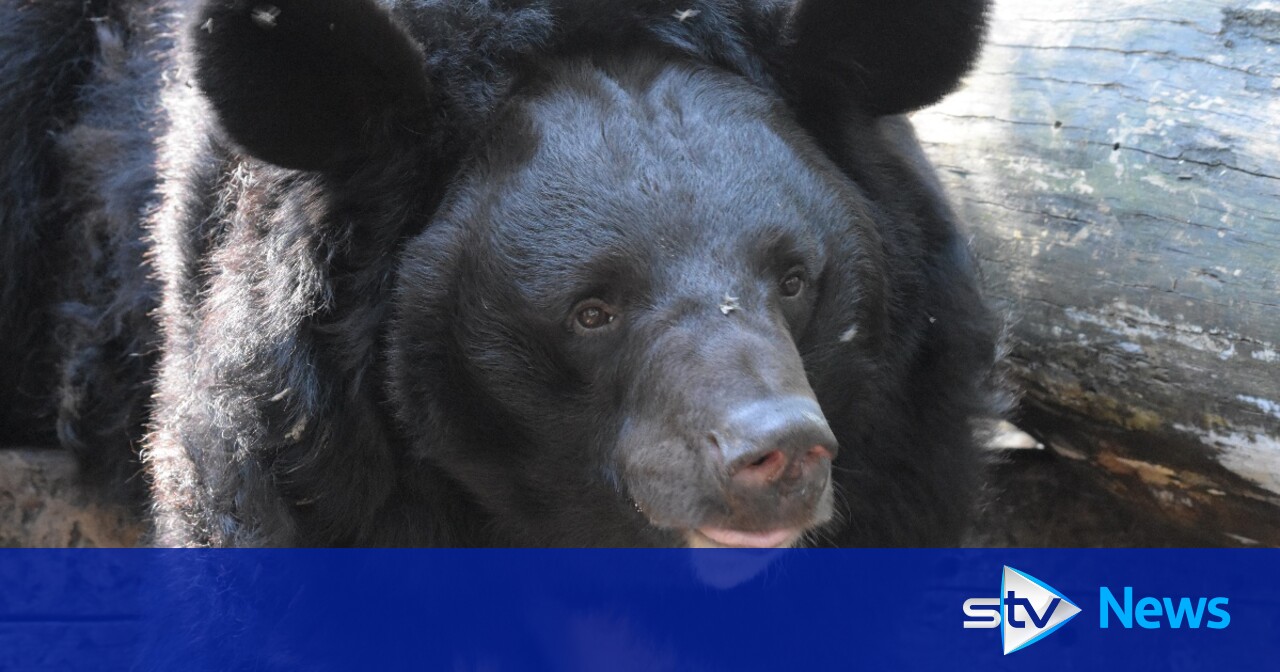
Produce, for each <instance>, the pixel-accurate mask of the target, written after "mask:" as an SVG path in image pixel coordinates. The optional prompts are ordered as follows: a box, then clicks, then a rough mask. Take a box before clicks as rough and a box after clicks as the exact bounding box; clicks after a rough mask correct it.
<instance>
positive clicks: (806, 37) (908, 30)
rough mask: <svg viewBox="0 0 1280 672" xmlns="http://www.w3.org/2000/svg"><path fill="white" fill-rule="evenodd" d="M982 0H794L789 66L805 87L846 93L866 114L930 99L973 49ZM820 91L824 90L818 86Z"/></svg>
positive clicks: (981, 27) (954, 80) (965, 65)
mask: <svg viewBox="0 0 1280 672" xmlns="http://www.w3.org/2000/svg"><path fill="white" fill-rule="evenodd" d="M989 5H990V0H800V1H799V3H798V4H797V5H796V7H795V9H794V10H793V11H792V14H791V17H790V22H789V26H788V28H789V30H788V33H789V37H790V38H791V43H792V52H791V54H790V57H791V61H790V63H789V66H790V68H791V71H792V73H793V75H794V76H795V78H796V79H797V80H798V81H799V82H801V83H802V86H805V87H807V88H809V89H815V87H816V88H817V89H818V90H813V91H809V92H807V93H811V94H815V95H817V94H821V93H823V90H826V89H829V87H832V86H840V87H844V89H845V90H847V91H850V92H852V95H853V96H854V98H855V100H856V102H857V103H858V105H859V106H860V107H862V109H864V110H865V111H867V112H869V113H871V114H873V115H885V114H899V113H903V112H909V111H911V110H915V109H918V108H921V107H924V106H925V105H929V104H930V103H934V102H937V101H938V100H939V99H941V98H942V97H943V96H945V95H946V94H947V93H949V92H950V91H951V90H952V89H953V88H955V86H956V84H958V83H959V81H960V78H961V77H962V76H963V75H964V73H965V72H967V71H968V70H969V66H970V65H971V64H972V63H973V60H974V58H975V57H976V56H977V54H978V51H979V48H980V46H981V44H982V38H983V34H984V33H985V30H986V16H987V7H988V6H989ZM825 92H826V93H827V94H828V95H829V94H830V91H829V90H828V91H825Z"/></svg>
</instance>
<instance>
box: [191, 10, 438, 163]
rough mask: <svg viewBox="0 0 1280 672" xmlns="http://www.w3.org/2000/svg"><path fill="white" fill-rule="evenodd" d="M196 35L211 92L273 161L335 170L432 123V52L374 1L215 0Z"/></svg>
mask: <svg viewBox="0 0 1280 672" xmlns="http://www.w3.org/2000/svg"><path fill="white" fill-rule="evenodd" d="M191 29H192V31H194V33H193V37H194V52H195V53H194V55H195V65H196V80H197V82H198V83H199V86H200V88H201V90H202V91H203V92H204V93H205V95H206V96H207V97H208V98H209V100H210V102H211V103H212V104H213V108H214V110H215V111H216V112H217V115H218V118H219V120H220V121H221V122H222V125H223V128H224V129H226V131H227V133H228V134H229V135H230V136H231V138H232V139H233V140H234V141H235V142H236V143H238V144H239V145H240V146H241V147H242V148H243V149H244V150H245V151H247V152H248V153H249V154H252V155H253V156H256V157H258V158H260V159H262V160H264V161H267V162H270V163H274V164H277V165H280V166H284V167H286V168H296V169H301V170H331V169H335V168H337V167H339V166H341V165H344V164H345V163H347V162H349V161H351V160H353V159H355V160H358V159H361V158H363V157H365V156H367V155H369V154H371V153H373V152H376V151H378V150H380V149H384V148H386V147H388V146H391V145H392V143H393V142H394V140H395V139H396V137H398V135H399V134H401V133H404V132H411V133H412V132H415V131H417V130H418V129H416V128H415V127H416V126H422V125H425V123H426V121H427V119H428V117H429V108H430V102H431V87H430V84H429V81H428V79H427V73H426V67H425V64H424V58H423V54H422V51H421V49H420V48H419V47H418V45H417V44H416V43H415V42H414V41H413V40H412V39H411V38H410V37H409V36H408V35H407V34H406V33H405V31H404V30H403V29H401V28H400V26H398V25H397V24H396V23H395V21H394V20H393V19H392V18H391V16H390V15H388V14H387V13H386V12H385V11H383V10H382V9H381V8H379V7H378V6H377V5H376V4H375V2H374V1H373V0H214V1H211V2H208V3H206V4H205V6H204V8H203V10H202V11H201V12H200V15H199V18H198V19H197V20H196V22H195V24H194V25H193V26H192V28H191Z"/></svg>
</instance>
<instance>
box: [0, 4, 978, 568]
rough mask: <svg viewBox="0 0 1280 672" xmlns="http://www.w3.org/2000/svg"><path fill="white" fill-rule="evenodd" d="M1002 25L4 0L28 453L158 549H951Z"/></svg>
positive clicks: (10, 362)
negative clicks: (959, 187)
mask: <svg viewBox="0 0 1280 672" xmlns="http://www.w3.org/2000/svg"><path fill="white" fill-rule="evenodd" d="M986 9H987V2H986V1H985V0H896V1H890V0H800V2H798V3H791V2H781V1H777V0H680V1H677V2H673V1H668V0H637V1H633V2H623V1H621V0H488V1H468V0H386V1H375V0H210V1H207V2H203V3H185V2H180V1H178V0H88V1H86V0H42V1H41V2H34V1H32V0H5V3H4V9H3V10H2V11H3V14H4V16H3V17H0V18H2V19H3V20H2V21H0V24H2V25H3V26H4V27H3V28H0V31H3V33H4V35H3V37H4V39H3V42H2V43H3V44H4V45H5V46H4V47H2V48H0V51H2V52H3V53H0V62H3V63H4V65H3V66H0V77H2V79H0V87H2V88H0V91H3V93H0V96H3V97H0V125H3V127H4V130H5V131H6V133H7V135H6V137H12V138H16V140H15V143H16V144H14V145H11V147H12V151H10V152H9V154H8V155H7V156H6V157H4V158H3V159H2V160H3V161H4V163H3V164H0V171H2V172H0V180H3V185H4V186H3V189H4V192H3V198H4V199H5V200H4V201H3V204H4V208H5V209H4V212H3V213H0V216H3V217H4V221H3V222H2V224H3V230H0V236H3V240H2V241H0V255H3V256H2V257H0V259H3V262H4V263H5V268H4V271H3V274H4V275H3V282H4V285H3V286H0V301H2V303H0V344H3V348H4V349H3V353H0V354H3V356H4V358H5V360H4V365H5V367H6V369H8V370H9V371H11V372H16V375H14V376H13V377H12V378H11V380H12V382H11V383H9V384H7V385H6V389H5V390H4V394H5V395H7V396H6V399H8V398H9V397H11V398H12V403H6V411H5V413H6V415H5V416H4V417H3V428H4V430H5V432H6V435H7V436H11V437H18V436H21V435H23V433H24V432H25V434H26V435H28V437H29V436H37V437H38V436H40V434H41V432H42V431H47V432H52V431H53V430H45V429H44V428H56V434H57V437H58V439H59V440H60V441H61V442H62V443H63V444H64V445H67V446H70V447H72V448H76V449H78V450H79V451H80V452H81V454H82V455H83V456H85V458H86V462H87V463H88V464H89V465H91V466H92V465H98V466H97V467H96V468H97V469H98V470H99V471H104V472H105V473H108V474H111V475H115V477H119V476H127V475H128V469H129V467H128V464H129V462H128V461H127V460H123V461H120V460H115V461H113V460H112V459H111V458H110V455H112V454H115V455H127V454H128V453H129V450H128V447H129V446H136V447H139V452H140V454H141V460H142V464H143V466H144V468H145V474H146V483H147V484H148V485H149V488H150V497H151V506H152V511H153V514H154V517H153V520H154V534H155V537H154V540H155V542H156V543H158V544H163V545H219V546H221V545H384V544H388V545H467V546H488V545H504V546H509V545H519V546H523V545H563V546H579V545H614V546H618V545H622V546H653V545H658V546H686V545H689V546H790V545H800V544H806V545H842V546H849V545H890V544H899V545H901V544H907V545H920V544H948V543H955V542H957V541H958V540H959V538H960V535H961V533H962V532H963V529H964V521H965V519H966V516H967V514H968V512H969V508H970V507H971V505H972V503H973V502H974V498H975V495H976V493H978V492H979V491H980V490H981V488H982V478H981V475H982V469H981V466H982V460H981V457H980V451H979V450H978V448H977V441H976V439H975V425H976V423H977V421H979V420H981V419H982V418H984V417H987V416H989V415H991V414H993V413H997V412H998V410H999V409H998V407H999V405H1000V399H1001V396H1000V394H999V391H998V389H997V386H996V385H995V384H994V381H993V376H992V370H993V367H994V364H995V360H996V350H997V334H998V331H999V323H998V320H996V319H995V318H994V316H993V315H992V313H991V312H990V311H989V310H988V309H987V308H986V307H985V306H984V304H983V302H982V299H981V296H980V292H979V290H978V286H977V270H976V268H975V266H974V264H973V261H972V258H971V255H970V253H969V251H968V249H967V247H966V244H965V241H964V239H963V237H962V236H961V234H960V232H959V230H958V228H957V222H956V219H955V216H954V215H953V213H952V212H951V210H950V209H949V207H948V206H947V204H946V202H945V198H944V196H943V195H942V193H941V190H940V187H939V185H938V183H937V181H936V179H935V178H934V176H933V175H932V173H931V171H930V168H929V167H928V164H927V161H926V159H925V158H924V156H923V154H922V152H921V151H920V148H919V146H918V145H917V143H916V141H915V138H914V135H913V132H912V130H911V127H910V124H909V122H908V121H907V120H906V119H905V117H903V116H901V115H902V114H903V113H905V112H908V111H911V110H913V109H916V108H919V107H921V106H923V105H927V104H929V103H932V102H934V101H936V100H938V99H939V98H940V97H942V96H943V95H945V94H946V93H947V92H948V91H949V90H951V89H952V88H953V87H954V86H955V85H956V83H957V81H958V80H959V78H960V77H961V76H962V75H963V73H964V72H965V71H966V69H967V67H968V66H969V64H970V63H971V61H972V60H973V58H974V56H975V54H976V52H977V51H978V48H979V44H980V42H981V38H982V33H983V27H984V20H985V14H986ZM27 440H29V438H28V439H27ZM102 465H107V466H102ZM111 465H115V466H111ZM121 465H124V466H121ZM139 481H140V479H139V478H133V479H132V482H135V483H137V482H139Z"/></svg>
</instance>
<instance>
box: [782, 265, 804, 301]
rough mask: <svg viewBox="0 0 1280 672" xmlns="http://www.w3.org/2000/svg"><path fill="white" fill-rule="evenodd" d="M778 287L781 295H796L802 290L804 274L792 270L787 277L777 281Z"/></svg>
mask: <svg viewBox="0 0 1280 672" xmlns="http://www.w3.org/2000/svg"><path fill="white" fill-rule="evenodd" d="M778 288H779V289H781V290H782V295H783V296H786V297H792V296H798V295H799V294H800V292H802V291H804V275H802V274H801V273H800V272H799V271H792V272H790V273H788V274H787V277H785V278H783V279H782V282H780V283H778Z"/></svg>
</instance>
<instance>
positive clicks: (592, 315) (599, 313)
mask: <svg viewBox="0 0 1280 672" xmlns="http://www.w3.org/2000/svg"><path fill="white" fill-rule="evenodd" d="M616 318H617V315H615V314H614V312H613V309H611V308H610V307H609V305H608V304H606V303H605V302H603V301H601V300H599V299H587V300H586V301H583V302H582V303H579V304H578V305H577V306H576V307H575V308H574V311H573V328H574V330H575V331H577V332H578V333H584V332H587V331H595V330H597V329H603V328H604V327H607V326H609V325H610V324H613V321H614V320H615V319H616Z"/></svg>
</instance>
